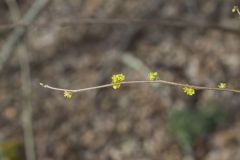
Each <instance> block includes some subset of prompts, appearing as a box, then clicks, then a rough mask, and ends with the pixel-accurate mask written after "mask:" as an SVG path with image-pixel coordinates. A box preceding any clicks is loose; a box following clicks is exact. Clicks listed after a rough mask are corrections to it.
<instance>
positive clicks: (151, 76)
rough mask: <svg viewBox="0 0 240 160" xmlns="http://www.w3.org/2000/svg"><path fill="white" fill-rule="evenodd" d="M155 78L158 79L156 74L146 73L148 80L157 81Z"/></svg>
mask: <svg viewBox="0 0 240 160" xmlns="http://www.w3.org/2000/svg"><path fill="white" fill-rule="evenodd" d="M157 78H158V73H157V72H149V73H148V80H150V81H154V80H157Z"/></svg>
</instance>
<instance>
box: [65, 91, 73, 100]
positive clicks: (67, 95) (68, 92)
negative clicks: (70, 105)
mask: <svg viewBox="0 0 240 160" xmlns="http://www.w3.org/2000/svg"><path fill="white" fill-rule="evenodd" d="M72 95H73V93H72V92H71V91H64V97H65V98H66V99H71V98H72Z"/></svg>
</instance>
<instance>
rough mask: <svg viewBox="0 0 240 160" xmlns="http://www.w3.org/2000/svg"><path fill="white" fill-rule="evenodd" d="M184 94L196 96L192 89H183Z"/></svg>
mask: <svg viewBox="0 0 240 160" xmlns="http://www.w3.org/2000/svg"><path fill="white" fill-rule="evenodd" d="M183 92H184V93H186V94H187V95H188V96H193V95H194V94H195V89H194V88H192V87H183Z"/></svg>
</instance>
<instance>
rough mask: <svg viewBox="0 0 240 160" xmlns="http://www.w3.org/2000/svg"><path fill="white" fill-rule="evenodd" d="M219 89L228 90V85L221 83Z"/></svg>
mask: <svg viewBox="0 0 240 160" xmlns="http://www.w3.org/2000/svg"><path fill="white" fill-rule="evenodd" d="M218 88H221V89H224V88H227V84H226V83H223V82H221V83H219V84H218Z"/></svg>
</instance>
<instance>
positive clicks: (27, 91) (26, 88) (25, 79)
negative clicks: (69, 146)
mask: <svg viewBox="0 0 240 160" xmlns="http://www.w3.org/2000/svg"><path fill="white" fill-rule="evenodd" d="M6 2H7V5H8V7H9V10H10V14H11V18H12V21H13V22H15V23H17V22H18V21H20V20H21V16H20V15H21V13H20V9H19V6H18V4H17V2H16V0H6ZM26 37H27V36H26ZM24 42H25V43H27V38H26V39H25V41H24ZM18 58H19V62H20V67H21V82H22V99H23V100H22V125H23V132H24V144H25V153H26V157H27V160H35V159H36V154H35V147H34V146H35V145H34V134H33V128H32V126H33V125H32V104H31V98H32V96H31V94H32V89H31V73H30V66H29V59H28V55H27V46H26V45H24V44H22V45H21V46H20V47H19V54H18Z"/></svg>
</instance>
